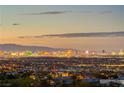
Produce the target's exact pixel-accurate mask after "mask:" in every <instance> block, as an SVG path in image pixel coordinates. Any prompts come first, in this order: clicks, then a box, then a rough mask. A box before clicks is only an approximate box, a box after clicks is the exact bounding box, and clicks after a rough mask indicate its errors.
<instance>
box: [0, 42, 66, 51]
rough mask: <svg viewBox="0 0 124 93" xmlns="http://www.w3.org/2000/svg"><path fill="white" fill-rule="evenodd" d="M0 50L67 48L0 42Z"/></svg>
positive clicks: (56, 49)
mask: <svg viewBox="0 0 124 93" xmlns="http://www.w3.org/2000/svg"><path fill="white" fill-rule="evenodd" d="M0 50H3V51H26V50H28V51H33V52H35V51H62V50H67V49H64V48H51V47H43V46H25V45H18V44H0Z"/></svg>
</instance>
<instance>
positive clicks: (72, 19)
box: [0, 5, 124, 50]
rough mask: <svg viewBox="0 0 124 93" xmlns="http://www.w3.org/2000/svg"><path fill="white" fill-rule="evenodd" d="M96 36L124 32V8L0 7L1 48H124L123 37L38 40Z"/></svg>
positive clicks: (83, 6) (84, 6)
mask: <svg viewBox="0 0 124 93" xmlns="http://www.w3.org/2000/svg"><path fill="white" fill-rule="evenodd" d="M93 32H95V33H96V32H124V6H86V5H82V6H76V5H75V6H71V5H69V6H54V5H51V6H43V5H41V6H38V5H34V6H31V5H28V6H23V5H20V6H12V5H11V6H2V5H1V6H0V44H6V43H13V44H21V45H36V46H47V47H56V48H80V49H94V50H97V49H108V50H109V49H110V50H116V49H117V50H118V49H123V48H124V43H123V41H124V37H123V36H121V37H118V36H117V37H116V36H114V37H111V36H110V37H109V36H107V37H101V36H99V37H94V36H91V37H87V36H85V37H71V38H68V37H40V38H36V37H37V36H42V35H54V34H55V35H56V34H59V35H61V34H69V33H93ZM19 37H24V38H19Z"/></svg>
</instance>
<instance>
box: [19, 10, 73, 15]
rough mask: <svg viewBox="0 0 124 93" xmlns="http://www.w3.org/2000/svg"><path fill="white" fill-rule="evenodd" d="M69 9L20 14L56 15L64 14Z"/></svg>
mask: <svg viewBox="0 0 124 93" xmlns="http://www.w3.org/2000/svg"><path fill="white" fill-rule="evenodd" d="M68 12H71V11H47V12H39V13H23V14H21V15H58V14H65V13H68Z"/></svg>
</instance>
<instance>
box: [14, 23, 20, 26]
mask: <svg viewBox="0 0 124 93" xmlns="http://www.w3.org/2000/svg"><path fill="white" fill-rule="evenodd" d="M12 25H13V26H18V25H20V24H19V23H13V24H12Z"/></svg>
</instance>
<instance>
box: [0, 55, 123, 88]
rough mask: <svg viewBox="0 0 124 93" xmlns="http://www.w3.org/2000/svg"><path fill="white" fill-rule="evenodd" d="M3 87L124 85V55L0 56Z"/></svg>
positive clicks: (0, 83)
mask: <svg viewBox="0 0 124 93" xmlns="http://www.w3.org/2000/svg"><path fill="white" fill-rule="evenodd" d="M0 86H1V87H102V86H105V87H109V86H113V87H117V86H118V87H119V86H124V58H123V57H109V58H107V57H105V58H101V57H100V58H98V57H97V58H90V57H89V58H57V57H22V58H3V59H2V58H1V60H0Z"/></svg>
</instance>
